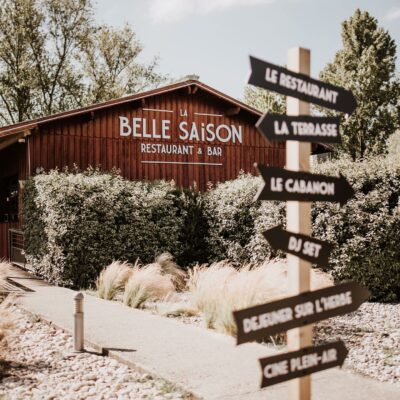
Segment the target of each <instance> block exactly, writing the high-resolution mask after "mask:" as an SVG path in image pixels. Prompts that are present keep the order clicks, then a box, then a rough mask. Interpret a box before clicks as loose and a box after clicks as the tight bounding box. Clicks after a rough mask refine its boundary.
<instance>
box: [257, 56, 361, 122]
mask: <svg viewBox="0 0 400 400" xmlns="http://www.w3.org/2000/svg"><path fill="white" fill-rule="evenodd" d="M250 64H251V75H250V79H249V83H250V84H252V85H255V86H259V87H262V88H264V89H267V90H272V91H274V92H277V93H280V94H283V95H285V96H292V97H295V98H297V99H299V100H303V101H307V102H309V103H314V104H317V105H319V106H322V107H326V108H330V109H333V110H336V111H342V112H345V113H347V114H351V113H352V112H353V111H354V110H355V109H356V107H357V102H356V99H355V98H354V96H353V93H352V92H351V91H349V90H346V89H343V88H341V87H339V86H334V85H331V84H329V83H325V82H321V81H318V80H317V79H313V78H310V77H309V76H307V75H304V74H300V73H297V72H293V71H290V70H288V69H286V68H282V67H280V66H278V65H274V64H271V63H268V62H266V61H262V60H259V59H258V58H255V57H250Z"/></svg>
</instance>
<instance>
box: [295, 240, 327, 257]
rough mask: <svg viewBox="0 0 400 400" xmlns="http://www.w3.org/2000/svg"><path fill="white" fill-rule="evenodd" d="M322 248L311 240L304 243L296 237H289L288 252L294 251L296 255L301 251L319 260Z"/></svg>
mask: <svg viewBox="0 0 400 400" xmlns="http://www.w3.org/2000/svg"><path fill="white" fill-rule="evenodd" d="M321 248H322V245H320V244H318V243H314V242H311V241H309V240H305V241H304V243H303V239H301V238H298V239H297V238H296V236H289V242H288V250H290V251H294V252H296V253H299V252H300V251H301V252H302V253H303V254H304V255H305V256H310V257H315V258H317V257H318V256H319V252H320V250H321Z"/></svg>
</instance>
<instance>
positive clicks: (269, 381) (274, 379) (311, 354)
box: [259, 340, 347, 388]
mask: <svg viewBox="0 0 400 400" xmlns="http://www.w3.org/2000/svg"><path fill="white" fill-rule="evenodd" d="M346 356H347V349H346V346H345V345H344V343H343V342H342V341H341V340H339V341H337V342H332V343H327V344H323V345H321V346H315V347H304V348H303V349H301V350H298V351H292V352H290V353H285V354H280V355H277V356H273V357H267V358H260V359H259V361H260V364H261V370H262V381H261V387H262V388H263V387H266V386H271V385H275V384H277V383H280V382H285V381H288V380H290V379H294V378H300V377H302V376H306V375H310V374H313V373H314V372H318V371H323V370H324V369H328V368H333V367H337V366H339V365H342V364H343V362H344V360H345V358H346Z"/></svg>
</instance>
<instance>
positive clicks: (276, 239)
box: [263, 225, 333, 267]
mask: <svg viewBox="0 0 400 400" xmlns="http://www.w3.org/2000/svg"><path fill="white" fill-rule="evenodd" d="M263 235H264V237H265V239H266V240H267V241H268V243H269V244H270V245H271V246H272V247H273V248H274V249H275V250H283V251H284V252H286V253H290V254H294V255H295V256H297V257H300V258H302V259H303V260H306V261H309V262H311V263H314V264H317V265H320V266H321V267H327V266H328V264H329V262H328V260H329V255H330V253H331V251H332V248H333V246H332V245H331V244H330V243H328V242H324V241H322V240H318V239H314V238H312V237H310V236H307V235H301V234H299V233H293V232H288V231H285V230H284V229H283V228H282V226H281V225H279V226H275V227H273V228H271V229H268V230H267V231H265V232H263Z"/></svg>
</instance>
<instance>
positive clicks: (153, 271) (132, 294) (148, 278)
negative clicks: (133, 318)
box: [123, 263, 175, 308]
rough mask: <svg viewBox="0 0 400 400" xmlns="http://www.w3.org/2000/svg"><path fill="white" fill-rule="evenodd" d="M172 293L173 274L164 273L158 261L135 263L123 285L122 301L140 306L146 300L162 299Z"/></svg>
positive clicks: (134, 306) (135, 306) (132, 305)
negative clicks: (144, 263) (146, 263)
mask: <svg viewBox="0 0 400 400" xmlns="http://www.w3.org/2000/svg"><path fill="white" fill-rule="evenodd" d="M173 293H175V285H174V281H173V276H172V275H169V274H164V273H163V271H162V270H161V267H160V265H159V264H158V263H154V264H148V265H145V266H144V267H141V266H139V265H135V267H134V268H133V271H132V274H131V275H130V277H129V279H128V281H127V282H126V285H125V291H124V297H123V302H124V304H126V305H127V306H129V307H133V308H141V307H143V306H144V304H145V303H146V301H153V300H163V299H165V298H166V297H167V296H169V295H171V294H173Z"/></svg>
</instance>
